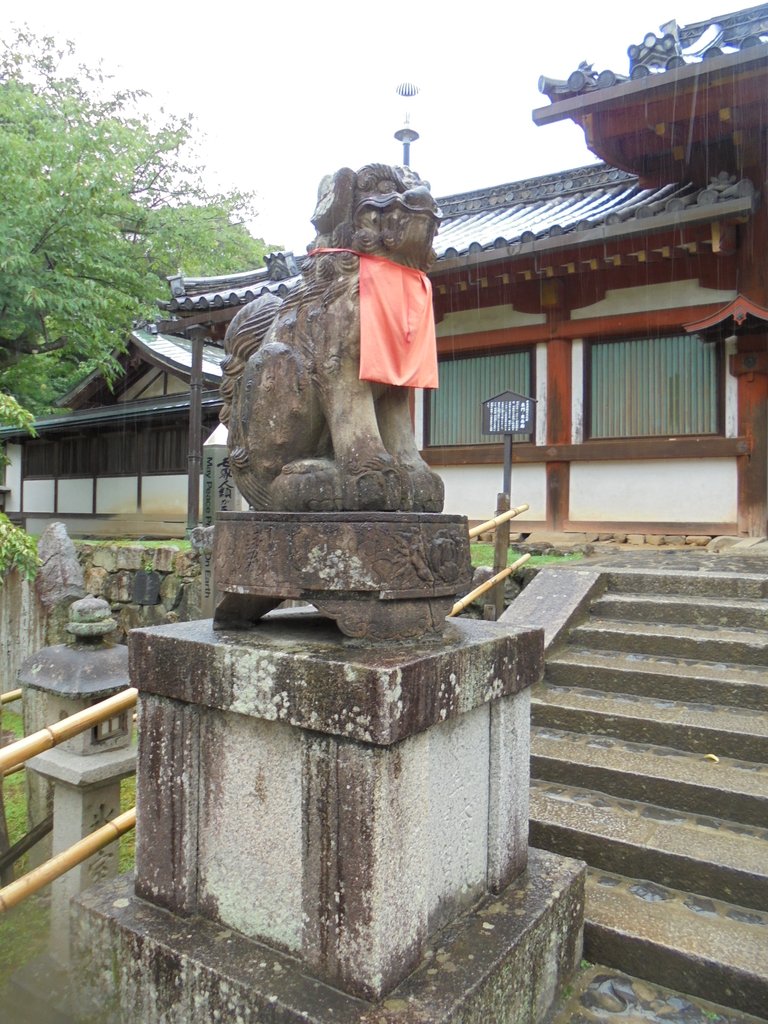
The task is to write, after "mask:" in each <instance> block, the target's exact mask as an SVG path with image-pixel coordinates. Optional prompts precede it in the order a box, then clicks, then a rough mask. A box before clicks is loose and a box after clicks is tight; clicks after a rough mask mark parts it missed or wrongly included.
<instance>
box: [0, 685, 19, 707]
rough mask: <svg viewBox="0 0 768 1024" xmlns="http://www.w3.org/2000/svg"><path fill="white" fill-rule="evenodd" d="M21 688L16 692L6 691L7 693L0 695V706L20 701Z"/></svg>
mask: <svg viewBox="0 0 768 1024" xmlns="http://www.w3.org/2000/svg"><path fill="white" fill-rule="evenodd" d="M21 694H22V691H21V688H19V689H18V690H8V691H7V693H0V704H10V703H12V702H13V701H14V700H21Z"/></svg>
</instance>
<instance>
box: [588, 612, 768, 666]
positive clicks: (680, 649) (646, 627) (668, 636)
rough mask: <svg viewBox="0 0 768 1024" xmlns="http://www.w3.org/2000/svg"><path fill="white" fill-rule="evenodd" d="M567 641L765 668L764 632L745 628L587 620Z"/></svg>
mask: <svg viewBox="0 0 768 1024" xmlns="http://www.w3.org/2000/svg"><path fill="white" fill-rule="evenodd" d="M570 641H571V642H572V643H575V644H577V645H578V646H579V647H594V648H597V649H599V650H613V651H623V652H626V653H635V654H653V655H655V656H657V657H673V658H694V659H698V660H700V661H716V662H726V663H731V664H739V665H758V666H763V667H768V632H764V633H755V632H754V630H748V629H721V628H720V627H718V626H682V625H674V624H671V625H666V624H664V623H646V622H618V621H616V620H615V619H600V618H590V619H588V620H587V621H586V622H584V623H582V624H581V625H580V626H576V628H575V629H574V630H572V632H571V634H570Z"/></svg>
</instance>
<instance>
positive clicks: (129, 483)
mask: <svg viewBox="0 0 768 1024" xmlns="http://www.w3.org/2000/svg"><path fill="white" fill-rule="evenodd" d="M137 494H138V479H137V478H136V477H135V476H103V477H101V478H100V479H99V480H97V481H96V512H97V514H98V515H117V514H118V513H120V512H124V513H129V512H136V510H137V508H138V502H137Z"/></svg>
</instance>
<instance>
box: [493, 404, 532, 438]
mask: <svg viewBox="0 0 768 1024" xmlns="http://www.w3.org/2000/svg"><path fill="white" fill-rule="evenodd" d="M532 409H533V402H532V401H531V400H530V399H529V398H520V399H517V398H514V399H499V400H491V401H488V402H485V403H484V405H483V433H484V434H525V433H527V432H528V431H529V430H530V429H531V412H532Z"/></svg>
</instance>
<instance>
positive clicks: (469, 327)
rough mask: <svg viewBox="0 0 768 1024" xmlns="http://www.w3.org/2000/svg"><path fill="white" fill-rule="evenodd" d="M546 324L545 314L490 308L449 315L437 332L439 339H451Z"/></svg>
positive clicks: (442, 321)
mask: <svg viewBox="0 0 768 1024" xmlns="http://www.w3.org/2000/svg"><path fill="white" fill-rule="evenodd" d="M546 322H547V317H546V314H545V313H518V312H517V310H516V309H515V308H514V306H490V307H488V308H487V309H467V310H463V311H462V312H461V313H447V314H446V315H445V316H444V317H443V319H442V320H441V321H440V323H439V324H437V327H436V332H437V336H438V338H450V337H451V336H452V335H455V334H474V333H475V332H477V331H499V330H503V329H504V328H509V327H531V326H535V325H537V324H545V323H546Z"/></svg>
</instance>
